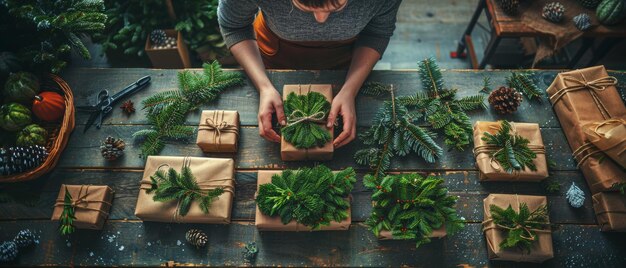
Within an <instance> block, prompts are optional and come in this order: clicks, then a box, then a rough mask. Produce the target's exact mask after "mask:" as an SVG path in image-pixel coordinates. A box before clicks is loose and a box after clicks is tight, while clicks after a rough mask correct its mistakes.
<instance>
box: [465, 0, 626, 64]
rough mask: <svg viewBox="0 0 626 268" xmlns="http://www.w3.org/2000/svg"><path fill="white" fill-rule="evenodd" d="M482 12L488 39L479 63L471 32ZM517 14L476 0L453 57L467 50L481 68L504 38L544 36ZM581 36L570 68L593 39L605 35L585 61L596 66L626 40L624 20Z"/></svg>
mask: <svg viewBox="0 0 626 268" xmlns="http://www.w3.org/2000/svg"><path fill="white" fill-rule="evenodd" d="M569 1H575V0H569ZM483 11H484V13H485V16H486V17H487V20H488V21H489V27H490V31H491V38H490V39H489V42H488V43H487V47H486V48H485V54H484V56H483V59H482V60H481V61H480V63H478V59H477V56H476V52H475V49H474V44H473V42H472V36H471V35H472V32H473V30H474V27H475V26H476V24H477V23H478V19H479V18H480V16H481V14H482V13H483ZM519 16H523V14H521V15H518V16H509V15H507V14H505V13H504V11H502V9H501V8H500V7H499V6H498V4H497V3H496V0H478V6H477V7H476V11H474V15H473V16H472V18H471V20H470V22H469V24H468V26H467V29H466V30H465V33H463V36H461V39H460V41H459V45H458V47H457V50H456V52H453V56H456V57H463V55H465V51H466V50H467V53H469V56H470V61H471V63H472V67H473V68H475V69H484V68H485V66H487V64H488V63H489V61H490V60H491V58H492V57H493V55H494V54H495V52H496V50H497V48H498V45H499V44H500V41H502V39H503V38H520V37H533V38H537V37H541V36H542V35H544V34H543V33H540V32H538V31H536V30H534V29H532V28H529V27H527V26H526V25H525V24H523V23H522V21H521V19H520V17H519ZM582 38H583V43H582V46H581V47H580V48H579V49H578V51H577V52H576V53H575V54H574V55H573V56H572V57H571V59H570V62H569V64H568V68H573V66H574V65H576V64H577V63H578V61H580V59H581V58H582V56H583V55H584V54H585V52H586V51H588V50H589V49H590V48H591V46H592V45H593V43H594V41H595V40H597V39H601V38H604V39H605V40H603V41H602V42H601V43H600V45H599V46H598V47H597V48H596V49H594V55H593V58H592V59H591V61H590V62H588V63H587V66H592V65H596V64H597V63H598V61H600V60H601V59H602V58H604V56H606V55H607V53H609V51H610V50H611V48H613V46H615V45H616V44H617V43H619V41H620V40H624V39H626V22H622V23H620V24H619V25H616V26H611V27H607V26H603V25H598V26H597V27H593V28H592V29H590V30H588V31H586V32H585V33H584V35H583V36H582Z"/></svg>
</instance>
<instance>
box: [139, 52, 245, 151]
mask: <svg viewBox="0 0 626 268" xmlns="http://www.w3.org/2000/svg"><path fill="white" fill-rule="evenodd" d="M202 66H203V70H202V72H201V73H196V72H193V71H187V70H185V71H180V72H179V73H178V87H179V88H178V90H171V91H165V92H160V93H157V94H154V95H152V96H150V97H148V98H146V99H145V100H143V102H142V104H143V109H144V110H145V111H146V117H147V118H148V122H149V123H150V125H152V127H150V128H149V129H143V130H139V131H137V132H135V133H134V134H133V137H135V138H139V139H142V144H141V156H142V157H147V156H148V155H155V154H158V153H159V152H161V150H163V147H165V141H167V140H185V139H187V138H189V137H190V136H193V134H194V132H195V128H194V127H191V126H186V125H185V119H186V118H187V114H188V113H189V112H191V111H193V110H195V109H197V108H198V107H200V106H201V105H203V104H205V103H208V102H210V101H213V100H215V99H216V98H217V97H218V96H219V94H220V93H221V92H222V91H224V90H226V89H228V88H230V87H233V86H236V85H239V84H241V83H242V82H243V79H242V77H241V74H240V73H236V72H223V71H222V68H221V66H220V65H219V63H218V62H217V61H214V62H212V63H205V64H203V65H202Z"/></svg>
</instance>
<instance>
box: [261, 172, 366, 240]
mask: <svg viewBox="0 0 626 268" xmlns="http://www.w3.org/2000/svg"><path fill="white" fill-rule="evenodd" d="M355 176H356V174H355V172H354V170H353V169H352V168H347V169H344V170H342V171H339V172H337V173H333V172H332V171H331V170H330V169H329V168H327V167H325V166H323V165H320V166H316V167H313V168H302V169H299V170H289V169H288V170H285V171H283V172H282V173H281V174H276V175H274V176H272V182H271V183H267V184H262V185H261V186H259V193H258V195H257V198H256V202H257V204H258V206H259V210H260V211H261V212H262V213H263V214H265V215H268V216H271V217H273V216H280V219H281V221H282V223H283V224H288V223H289V222H291V221H292V220H294V221H296V222H297V223H299V224H302V225H304V226H308V227H311V228H312V229H314V230H316V229H319V228H320V227H321V226H328V225H330V222H331V221H332V222H341V221H343V220H345V219H347V218H348V211H347V210H348V208H349V207H350V202H349V201H348V200H346V199H347V198H348V196H349V194H350V191H352V188H353V187H354V183H355V182H356V178H355Z"/></svg>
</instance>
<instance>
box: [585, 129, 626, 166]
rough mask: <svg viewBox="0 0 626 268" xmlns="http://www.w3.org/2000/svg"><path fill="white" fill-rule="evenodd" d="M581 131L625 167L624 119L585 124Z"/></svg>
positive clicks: (625, 133)
mask: <svg viewBox="0 0 626 268" xmlns="http://www.w3.org/2000/svg"><path fill="white" fill-rule="evenodd" d="M583 132H584V133H585V136H586V137H587V139H588V140H589V141H590V142H591V143H593V145H595V146H596V147H598V149H600V150H602V152H604V153H605V154H606V155H608V156H609V157H611V159H613V161H615V163H617V164H619V165H620V166H622V167H623V168H626V120H624V119H609V120H605V121H602V122H596V123H590V124H586V125H584V126H583Z"/></svg>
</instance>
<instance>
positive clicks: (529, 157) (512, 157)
mask: <svg viewBox="0 0 626 268" xmlns="http://www.w3.org/2000/svg"><path fill="white" fill-rule="evenodd" d="M511 129H512V127H511V123H509V122H508V121H506V120H503V121H502V123H501V126H500V130H498V133H496V134H495V135H492V134H490V133H489V132H485V133H484V136H483V137H482V138H481V139H482V140H483V141H485V142H486V143H487V145H489V146H493V148H494V150H492V151H490V152H489V156H490V157H492V158H493V159H494V160H495V161H497V162H498V163H499V164H500V166H501V167H502V168H503V169H504V170H505V171H506V172H508V173H512V172H513V171H514V170H523V169H525V168H526V167H528V168H529V169H530V170H533V171H535V170H537V167H536V166H535V164H534V163H533V160H534V159H535V158H537V154H536V153H535V152H533V151H532V150H531V149H530V148H528V144H529V143H530V141H529V140H528V139H526V138H524V137H522V136H520V135H518V134H516V133H513V134H511Z"/></svg>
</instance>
